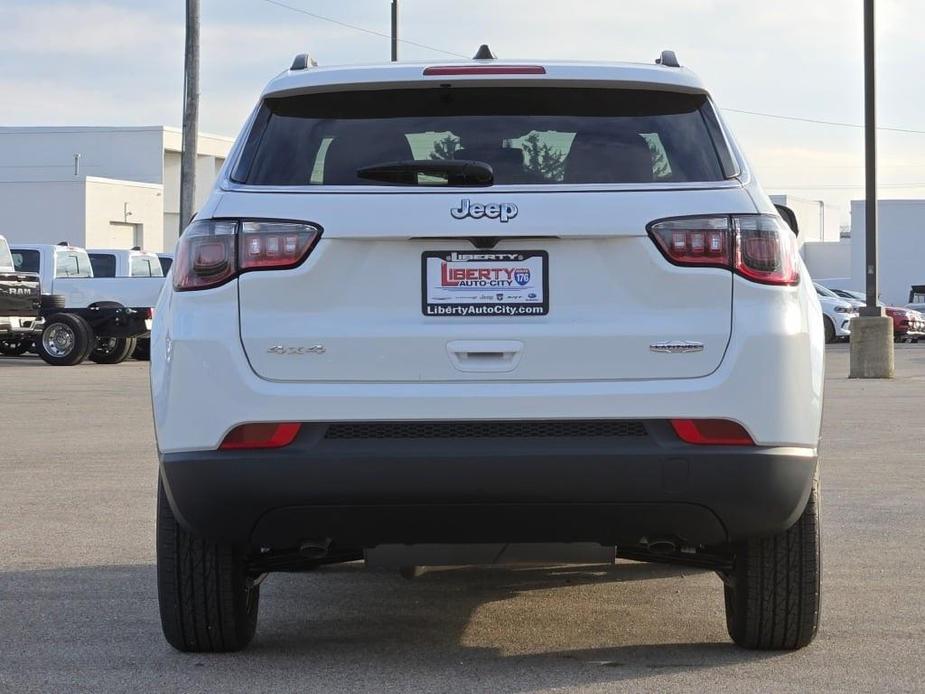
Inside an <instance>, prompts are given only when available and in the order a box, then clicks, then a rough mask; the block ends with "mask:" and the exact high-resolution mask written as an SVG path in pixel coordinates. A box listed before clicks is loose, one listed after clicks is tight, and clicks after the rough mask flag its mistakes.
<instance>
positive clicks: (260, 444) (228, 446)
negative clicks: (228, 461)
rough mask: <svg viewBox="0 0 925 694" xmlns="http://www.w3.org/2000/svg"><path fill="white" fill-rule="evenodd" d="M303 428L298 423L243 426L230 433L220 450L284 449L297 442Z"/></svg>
mask: <svg viewBox="0 0 925 694" xmlns="http://www.w3.org/2000/svg"><path fill="white" fill-rule="evenodd" d="M301 427H302V425H301V424H299V423H298V422H269V423H266V422H264V423H259V424H241V425H239V426H236V427H235V428H234V429H232V430H231V431H230V432H228V435H227V436H225V440H224V441H222V445H221V446H219V450H223V451H227V450H241V449H253V448H282V447H283V446H288V445H289V444H290V443H292V442H293V441H294V440H295V437H296V436H297V435H298V433H299V429H300V428H301Z"/></svg>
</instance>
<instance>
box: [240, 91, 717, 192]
mask: <svg viewBox="0 0 925 694" xmlns="http://www.w3.org/2000/svg"><path fill="white" fill-rule="evenodd" d="M712 117H713V114H712V113H711V112H710V105H709V103H708V101H707V98H706V97H705V96H703V95H698V94H678V93H672V92H659V91H643V90H626V89H600V88H595V89H572V88H550V87H542V88H538V87H517V88H498V87H493V88H485V87H481V88H467V87H463V88H459V87H453V88H445V87H439V88H420V89H404V90H388V91H359V92H334V93H323V94H308V95H301V96H290V97H281V98H269V99H266V100H265V101H264V103H263V105H262V107H261V109H260V111H259V112H258V115H257V118H256V120H255V122H254V126H253V128H252V129H251V132H250V134H249V136H248V139H247V142H246V144H245V146H244V150H243V152H242V155H241V158H240V160H239V162H238V165H237V167H236V169H235V172H234V176H233V179H234V180H235V181H238V182H241V183H247V184H251V185H273V186H308V185H386V184H382V183H378V184H377V182H376V181H370V180H367V179H361V178H359V177H358V176H357V173H356V172H357V170H358V169H360V168H363V167H367V166H372V165H375V164H383V163H387V162H396V161H404V160H409V159H425V160H440V159H472V160H477V161H483V162H486V163H488V164H490V165H491V166H492V168H493V169H494V174H495V184H496V185H522V184H527V185H530V184H536V185H543V184H554V183H653V182H702V181H718V180H722V179H724V178H725V177H726V176H725V175H724V167H723V162H726V161H728V160H729V159H730V157H729V153H728V151H727V150H726V148H725V144H724V143H723V142H721V141H716V138H715V137H714V136H713V135H711V133H712V132H714V129H713V128H712V126H711V125H710V123H711V120H710V119H712ZM417 182H418V183H419V184H434V185H439V184H440V183H442V179H439V178H435V177H428V176H425V175H423V174H420V175H418V177H417Z"/></svg>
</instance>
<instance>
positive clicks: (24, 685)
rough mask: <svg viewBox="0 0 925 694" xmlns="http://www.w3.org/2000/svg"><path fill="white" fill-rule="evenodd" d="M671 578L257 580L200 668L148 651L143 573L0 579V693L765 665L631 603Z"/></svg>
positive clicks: (438, 685) (537, 683) (460, 686)
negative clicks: (231, 650)
mask: <svg viewBox="0 0 925 694" xmlns="http://www.w3.org/2000/svg"><path fill="white" fill-rule="evenodd" d="M684 578H693V579H694V580H696V581H697V583H698V584H699V583H702V581H700V580H699V579H701V578H703V577H702V576H701V572H697V571H693V570H691V569H683V568H677V567H670V566H663V565H646V564H633V563H621V564H619V565H618V566H616V567H605V566H585V567H553V568H548V567H545V568H538V567H528V568H518V569H481V570H480V569H470V568H465V569H442V570H431V571H428V572H426V573H424V575H422V576H420V577H419V578H417V579H415V580H413V581H406V580H404V579H402V578H400V577H399V576H398V575H396V574H391V573H380V572H368V571H366V570H365V569H364V568H363V567H362V565H361V564H358V563H355V564H347V565H339V566H331V567H326V568H322V569H319V570H317V571H315V572H312V573H309V574H273V575H271V576H270V577H269V578H268V580H267V582H266V583H264V587H263V590H262V595H261V603H262V604H261V615H260V623H259V625H258V633H257V637H256V639H255V640H254V642H253V644H252V645H251V647H250V648H249V649H248V650H247V651H245V652H243V653H239V654H230V655H218V656H209V655H188V654H180V653H176V652H175V651H173V650H172V649H171V648H170V647H169V646H167V645H166V643H165V642H164V641H163V639H162V637H161V633H160V625H159V622H158V613H157V600H156V590H155V573H154V567H153V566H150V565H144V566H103V567H83V568H71V569H58V570H35V571H18V572H5V573H0V614H2V615H3V619H2V622H3V628H2V630H0V689H4V690H6V689H10V690H23V689H29V688H34V687H35V688H41V689H51V690H58V689H65V688H66V689H71V690H73V689H80V688H86V689H92V690H94V691H105V690H122V689H125V688H127V687H129V686H136V685H143V684H148V685H154V686H155V688H158V689H168V690H169V689H174V688H179V689H197V688H199V687H203V688H209V689H216V690H217V689H222V690H225V691H230V690H239V689H247V690H249V691H254V690H257V689H277V690H279V689H284V688H292V687H295V688H299V689H302V690H312V691H319V690H324V691H332V690H338V689H339V690H354V691H355V690H364V689H365V690H369V689H381V690H384V689H387V688H394V689H405V690H410V689H416V690H434V689H440V690H448V689H451V690H453V691H475V690H482V691H484V690H485V689H488V688H490V689H492V690H494V691H528V690H535V689H538V688H551V687H563V686H581V685H585V686H589V685H592V684H606V683H608V682H619V681H624V682H628V681H636V685H635V687H634V688H638V687H639V686H640V685H642V683H643V681H644V680H646V678H650V677H657V676H658V675H659V674H660V673H662V674H663V673H666V672H674V673H677V672H684V671H698V670H703V669H709V668H716V667H725V666H729V665H734V664H741V663H747V662H755V661H760V660H764V659H766V658H769V657H774V656H769V655H767V654H765V655H762V654H755V653H749V652H746V651H742V650H739V649H737V648H735V647H734V646H732V645H731V644H730V643H728V642H727V641H725V639H724V638H723V634H722V633H721V632H717V631H716V629H715V626H716V620H715V615H713V616H712V618H711V619H710V620H709V621H710V625H709V628H704V627H703V625H702V624H698V620H697V618H696V615H694V618H693V620H691V618H690V617H691V616H690V615H687V620H686V621H685V620H681V621H680V623H679V617H678V615H673V614H671V613H670V612H668V613H659V611H658V610H650V609H648V608H646V607H645V605H643V606H641V607H643V610H642V614H641V615H640V612H639V608H640V605H638V604H637V603H639V602H640V599H639V598H640V597H641V594H640V591H641V590H642V589H641V588H635V587H634V584H635V582H636V581H639V580H643V579H655V580H660V579H664V580H666V581H678V580H681V579H684ZM561 589H566V590H569V591H578V592H577V593H569V594H565V593H563V592H562V590H561ZM656 592H657V591H656ZM670 592H671V593H677V592H680V591H675V590H671V591H670ZM717 595H719V593H718V592H717ZM602 597H605V598H606V600H604V601H602V600H601V598H602ZM676 597H677V599H678V600H682V599H683V596H676ZM550 608H551V609H550ZM666 609H670V608H666ZM717 609H718V606H717ZM483 610H489V612H488V613H487V614H486V613H483V614H481V615H479V613H481V612H482V611H483ZM646 616H647V617H648V618H649V623H647V622H646V620H645V619H641V617H643V618H644V617H646ZM651 622H657V623H658V624H657V625H656V626H657V627H658V628H654V629H653V628H652V627H653V624H652V623H651ZM659 625H660V626H659ZM705 631H706V632H707V636H709V637H710V638H709V639H707V640H704V638H703V636H704V632H705ZM653 632H654V634H653ZM653 635H654V636H655V637H656V638H653ZM714 637H715V640H714ZM686 638H687V640H689V641H690V642H687V643H685V642H684V641H685V639H686ZM653 640H655V641H660V642H656V643H648V642H647V641H653ZM489 682H490V683H491V684H490V686H489V684H488V683H489Z"/></svg>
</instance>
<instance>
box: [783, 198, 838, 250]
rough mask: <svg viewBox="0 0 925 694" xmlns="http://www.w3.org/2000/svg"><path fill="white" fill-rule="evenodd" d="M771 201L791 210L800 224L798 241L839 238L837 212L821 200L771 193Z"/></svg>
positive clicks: (825, 240)
mask: <svg viewBox="0 0 925 694" xmlns="http://www.w3.org/2000/svg"><path fill="white" fill-rule="evenodd" d="M770 198H771V202H773V203H774V204H775V205H784V206H786V207H789V208H790V209H791V210H793V212H794V214H796V216H797V223H798V224H799V225H800V235H799V237H798V238H799V242H800V245H803V244H805V243H818V242H826V243H827V242H830V241H833V242H837V241H838V240H839V233H840V231H839V228H838V213H837V210H835V209H833V208H832V207H831V206H830V205H826V204H825V203H824V202H823V201H822V200H807V199H806V198H798V197H795V196H793V195H771V196H770Z"/></svg>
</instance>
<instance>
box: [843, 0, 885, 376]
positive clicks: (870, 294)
mask: <svg viewBox="0 0 925 694" xmlns="http://www.w3.org/2000/svg"><path fill="white" fill-rule="evenodd" d="M875 49H876V41H875V36H874V0H864V174H865V175H864V178H865V181H864V187H865V191H864V197H865V201H864V227H865V229H864V232H865V235H866V238H865V244H864V277H865V280H866V282H865V284H866V290H867V305H866V306H864V307H863V308H861V311H860V313H861V315H860V317H859V318H855V319H853V320H852V321H851V369H850V376H851V378H892V377H893V319H892V318H890V317H888V316H886V315H884V312H883V308H881V307H880V306H879V305H878V303H877V301H878V297H877V294H878V291H877V290H878V282H877V270H878V265H879V258H878V249H877V87H876V77H877V63H876V52H875Z"/></svg>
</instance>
